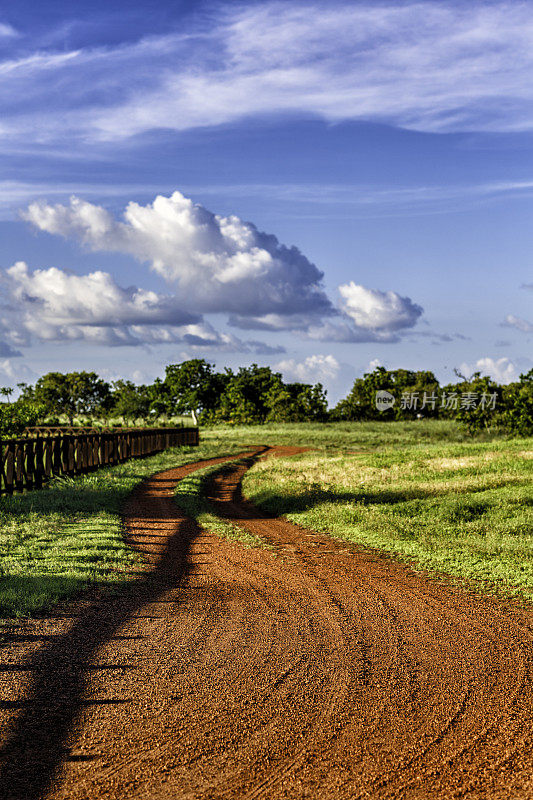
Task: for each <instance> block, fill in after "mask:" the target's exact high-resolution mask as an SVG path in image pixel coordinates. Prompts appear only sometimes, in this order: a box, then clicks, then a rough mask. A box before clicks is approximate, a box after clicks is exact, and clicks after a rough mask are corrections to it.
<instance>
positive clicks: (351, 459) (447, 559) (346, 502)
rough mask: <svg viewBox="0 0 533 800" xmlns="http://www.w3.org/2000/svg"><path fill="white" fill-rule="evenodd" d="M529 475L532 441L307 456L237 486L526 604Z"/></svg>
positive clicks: (261, 466)
mask: <svg viewBox="0 0 533 800" xmlns="http://www.w3.org/2000/svg"><path fill="white" fill-rule="evenodd" d="M413 424H416V423H413ZM532 476H533V440H531V439H527V440H525V439H521V440H520V439H515V440H510V441H504V440H501V441H493V442H465V443H453V444H451V443H433V444H425V445H424V444H417V445H410V446H403V447H401V448H399V447H397V446H396V447H391V446H388V447H382V448H381V449H380V450H378V451H375V452H373V453H368V454H364V455H349V454H339V453H332V452H326V453H320V452H318V453H317V452H309V453H304V454H302V455H299V456H293V457H290V458H279V459H272V460H268V461H262V462H259V463H258V464H256V465H255V466H254V467H253V468H252V470H250V471H249V472H248V473H247V475H246V476H245V479H244V488H243V490H244V494H245V495H246V496H247V497H249V498H251V499H252V500H253V501H254V502H255V503H257V504H258V505H260V506H261V507H262V508H264V509H266V510H268V511H270V512H272V513H274V514H278V515H283V516H285V517H287V518H288V519H289V520H291V521H293V522H295V523H297V524H299V525H302V526H305V527H309V528H312V529H313V530H316V531H322V532H324V533H327V534H329V535H332V536H335V537H338V538H341V539H346V540H348V541H351V542H354V543H357V544H360V545H363V546H366V547H372V548H377V549H379V550H383V551H385V552H387V553H391V554H394V555H395V556H397V557H399V558H401V559H406V560H409V561H414V562H416V563H417V564H418V565H420V566H422V567H424V568H425V569H428V570H435V571H438V572H444V573H447V574H449V575H452V576H455V577H456V578H466V579H474V580H476V581H480V582H482V583H484V584H486V587H488V586H491V587H493V588H501V589H504V590H505V591H507V592H510V593H513V594H520V595H522V596H523V597H525V598H528V599H533V484H532Z"/></svg>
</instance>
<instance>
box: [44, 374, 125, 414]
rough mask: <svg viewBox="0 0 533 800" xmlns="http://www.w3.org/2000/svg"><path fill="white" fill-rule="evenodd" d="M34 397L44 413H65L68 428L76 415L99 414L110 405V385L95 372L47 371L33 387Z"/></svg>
mask: <svg viewBox="0 0 533 800" xmlns="http://www.w3.org/2000/svg"><path fill="white" fill-rule="evenodd" d="M33 397H34V399H35V401H36V402H37V403H38V404H40V405H42V406H43V407H44V408H45V409H46V413H47V414H65V415H66V417H67V418H68V421H69V423H70V424H71V425H72V424H73V422H74V417H75V415H76V414H94V413H98V412H102V411H105V410H107V409H108V408H109V407H110V405H111V402H112V398H111V389H110V386H109V384H108V383H106V381H104V380H102V379H101V378H99V377H98V375H97V374H96V372H67V373H62V372H48V373H47V374H46V375H43V376H42V377H41V378H39V380H38V381H37V383H36V384H35V389H34V391H33Z"/></svg>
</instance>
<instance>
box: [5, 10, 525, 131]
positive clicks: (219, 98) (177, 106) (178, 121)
mask: <svg viewBox="0 0 533 800" xmlns="http://www.w3.org/2000/svg"><path fill="white" fill-rule="evenodd" d="M202 24H203V27H202ZM6 30H7V28H6ZM532 45H533V19H532V15H531V7H530V5H529V4H528V3H524V2H506V1H505V0H500V2H498V1H497V0H496V2H491V3H475V4H469V5H462V4H457V3H453V2H424V3H421V2H406V3H401V4H400V3H394V4H392V3H390V4H384V3H370V2H367V3H356V4H354V3H339V2H336V3H335V2H334V3H331V4H324V3H319V2H294V3H283V2H279V1H278V2H264V3H260V4H257V3H253V4H242V3H238V4H233V5H232V4H222V5H221V6H220V7H219V10H218V11H213V13H211V14H209V15H206V16H204V18H203V23H199V21H198V20H196V22H195V27H194V29H193V30H191V31H187V30H185V31H180V32H169V33H168V34H166V35H164V36H147V37H145V38H143V39H141V40H139V41H137V42H132V43H127V44H124V43H120V45H117V46H115V47H113V46H106V47H94V46H93V47H90V48H89V47H87V48H79V49H77V50H71V51H67V52H57V51H55V50H53V51H52V50H50V49H48V50H46V49H43V48H39V49H36V51H35V52H34V53H32V54H30V55H25V56H23V57H20V58H15V59H11V60H8V61H4V62H3V63H0V77H1V76H4V77H5V81H4V83H3V85H2V83H1V82H0V101H1V103H2V108H3V120H2V126H1V129H0V135H1V136H3V137H4V139H11V140H12V141H16V140H17V139H19V138H20V136H21V135H24V136H25V137H26V139H27V140H28V139H33V140H37V141H39V142H42V141H46V142H50V141H52V142H59V141H69V142H72V140H73V139H74V138H77V139H78V140H80V141H81V140H84V141H85V140H87V139H90V140H92V141H98V140H120V139H124V138H126V137H128V136H133V135H136V134H141V133H144V132H146V131H149V130H153V129H158V128H159V129H166V130H169V129H173V130H187V129H190V128H194V127H199V126H212V125H220V124H225V123H231V122H234V121H238V120H241V119H243V118H245V117H248V116H251V115H264V114H291V115H294V114H300V115H304V116H306V117H309V115H313V116H317V117H319V118H322V119H326V120H328V121H339V120H346V119H354V120H374V121H380V122H386V123H388V124H393V125H396V126H401V127H404V128H409V129H414V130H421V131H431V132H450V131H472V130H475V131H479V130H488V131H519V130H531V127H532V120H533V115H532V113H531V111H532V104H533V89H532V87H531V80H530V75H531V71H532V68H533V46H532ZM58 85H60V86H61V92H58V91H57V88H56V87H57V86H58ZM36 109H37V114H36ZM37 120H38V124H36V123H37Z"/></svg>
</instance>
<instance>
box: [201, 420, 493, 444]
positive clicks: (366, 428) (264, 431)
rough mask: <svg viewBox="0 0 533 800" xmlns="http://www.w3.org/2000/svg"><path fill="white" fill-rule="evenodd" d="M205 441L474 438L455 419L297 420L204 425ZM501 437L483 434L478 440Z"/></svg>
mask: <svg viewBox="0 0 533 800" xmlns="http://www.w3.org/2000/svg"><path fill="white" fill-rule="evenodd" d="M200 433H201V437H202V441H207V442H208V441H211V438H213V439H216V440H224V441H227V442H228V443H232V444H234V443H236V442H242V443H246V444H249V443H252V444H283V445H293V446H300V447H313V448H317V449H320V450H375V448H376V447H380V448H381V447H391V446H410V445H415V444H431V443H433V442H450V443H452V442H465V441H471V439H470V437H469V435H468V434H467V433H466V432H465V430H464V429H463V428H462V427H461V425H460V424H459V423H457V422H455V421H453V420H431V419H421V420H414V421H405V422H326V423H318V422H295V423H281V424H274V423H269V424H267V425H235V426H231V425H219V426H216V427H213V428H201V430H200ZM498 438H500V437H499V435H498V434H497V433H496V432H493V433H483V434H480V435H479V437H478V438H477V439H476V440H475V441H491V440H495V439H498Z"/></svg>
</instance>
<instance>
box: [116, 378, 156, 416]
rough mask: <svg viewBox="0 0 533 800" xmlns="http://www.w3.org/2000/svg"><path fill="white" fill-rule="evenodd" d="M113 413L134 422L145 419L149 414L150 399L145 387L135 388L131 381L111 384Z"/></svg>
mask: <svg viewBox="0 0 533 800" xmlns="http://www.w3.org/2000/svg"><path fill="white" fill-rule="evenodd" d="M112 400H113V413H114V414H116V415H117V416H119V417H122V418H123V419H125V420H131V421H132V422H135V420H136V419H139V418H141V419H146V417H148V414H149V413H150V405H151V402H152V397H151V394H150V391H149V389H148V387H147V386H136V385H135V384H134V383H133V381H123V380H118V381H114V382H113V392H112Z"/></svg>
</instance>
